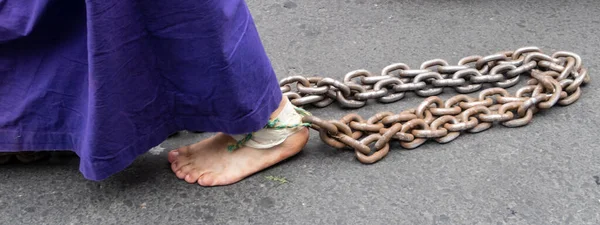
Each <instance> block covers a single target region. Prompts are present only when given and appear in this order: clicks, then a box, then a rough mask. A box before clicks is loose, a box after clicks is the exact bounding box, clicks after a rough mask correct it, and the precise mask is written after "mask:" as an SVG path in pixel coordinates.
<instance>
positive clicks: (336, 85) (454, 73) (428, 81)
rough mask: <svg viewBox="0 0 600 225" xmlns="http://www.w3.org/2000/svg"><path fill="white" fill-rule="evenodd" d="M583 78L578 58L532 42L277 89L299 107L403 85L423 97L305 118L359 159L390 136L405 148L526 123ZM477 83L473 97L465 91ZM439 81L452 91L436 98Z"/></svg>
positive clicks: (383, 96)
mask: <svg viewBox="0 0 600 225" xmlns="http://www.w3.org/2000/svg"><path fill="white" fill-rule="evenodd" d="M524 75H526V76H529V77H530V80H528V81H527V85H526V86H524V87H522V88H520V89H518V91H516V93H515V94H510V93H509V92H508V91H507V90H506V88H509V87H512V86H514V85H516V84H517V83H519V81H520V80H521V79H522V76H524ZM589 81H590V77H589V75H588V72H587V70H586V69H585V68H583V67H582V62H581V57H580V56H579V55H577V54H575V53H572V52H566V51H558V52H555V53H553V54H552V55H546V54H544V53H542V51H541V50H540V49H539V48H537V47H525V48H520V49H517V50H515V51H506V52H501V53H497V54H493V55H488V56H485V57H483V56H478V55H475V56H468V57H465V58H462V59H461V60H459V61H458V64H457V65H450V64H449V63H448V62H446V61H445V60H442V59H434V60H429V61H426V62H423V63H422V64H421V66H420V67H419V69H411V68H410V67H409V66H408V65H406V64H404V63H396V64H392V65H389V66H387V67H385V68H384V69H383V70H382V72H381V75H373V74H372V73H370V72H369V71H366V70H356V71H352V72H350V73H348V74H346V76H345V77H344V80H343V81H338V80H335V79H332V78H325V77H304V76H291V77H287V78H284V79H282V80H281V81H280V88H281V91H282V92H283V95H284V96H286V97H288V98H289V99H290V100H291V102H292V104H294V105H296V106H298V107H301V106H307V105H312V106H316V107H326V106H328V105H330V104H332V103H334V102H338V103H339V104H340V105H341V106H342V107H345V108H360V107H363V106H365V105H366V103H367V101H368V100H370V99H375V100H377V101H379V102H381V103H392V102H396V101H399V100H401V99H402V98H404V96H405V93H406V92H414V93H416V94H417V95H418V96H422V97H427V98H426V99H425V100H424V101H423V102H422V103H421V104H420V105H419V106H417V107H416V108H412V109H407V110H404V111H402V112H400V113H394V112H382V113H377V114H375V115H373V116H372V117H370V118H368V119H366V120H365V119H363V118H362V117H361V116H359V115H358V114H355V113H351V114H348V115H346V116H344V117H343V118H341V119H340V120H324V119H321V118H319V117H316V116H306V117H304V119H303V120H304V122H306V123H311V124H312V125H311V127H312V128H313V129H315V130H317V131H319V134H320V138H321V139H322V140H323V141H324V142H325V143H326V144H328V145H330V146H332V147H334V148H340V149H341V148H351V149H354V151H355V153H356V157H357V158H358V160H359V161H360V162H363V163H374V162H377V161H379V160H380V159H382V158H383V157H385V156H386V155H387V154H388V152H389V150H390V145H389V144H390V142H391V141H393V140H396V141H399V142H400V145H401V146H402V147H404V148H407V149H414V148H416V147H419V146H420V145H422V144H423V143H425V142H426V141H427V140H431V139H433V140H435V141H436V142H438V143H447V142H450V141H452V140H454V139H456V138H457V137H458V136H460V135H461V134H462V133H464V132H470V133H476V132H481V131H484V130H486V129H488V128H490V127H492V125H493V124H494V123H499V124H502V125H504V126H507V127H519V126H524V125H527V124H529V123H530V122H531V120H532V118H533V115H534V114H535V113H537V112H538V111H539V110H543V109H549V108H551V107H553V106H555V105H557V104H558V105H562V106H566V105H570V104H572V103H573V102H575V101H576V100H577V99H579V97H580V96H581V89H580V86H581V85H582V84H587V83H588V82H589ZM484 85H488V86H492V87H490V88H487V89H484V90H482V91H481V92H480V93H479V96H478V97H471V96H469V95H466V94H468V93H473V92H476V91H479V90H481V89H482V88H483V86H484ZM445 88H452V89H454V90H455V91H456V92H458V93H459V94H458V95H456V96H454V97H451V98H449V99H447V100H446V101H444V100H442V99H440V98H439V97H437V96H436V95H439V94H441V93H442V92H443V91H444V89H445Z"/></svg>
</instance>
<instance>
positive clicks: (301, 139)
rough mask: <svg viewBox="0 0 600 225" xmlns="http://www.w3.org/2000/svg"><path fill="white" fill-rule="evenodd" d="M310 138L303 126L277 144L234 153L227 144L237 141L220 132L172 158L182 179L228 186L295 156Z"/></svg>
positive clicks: (172, 163) (175, 171)
mask: <svg viewBox="0 0 600 225" xmlns="http://www.w3.org/2000/svg"><path fill="white" fill-rule="evenodd" d="M287 101H289V100H288V99H287V98H282V101H281V103H280V105H279V108H278V109H277V110H276V111H275V112H273V113H272V114H271V119H273V118H276V117H277V116H278V115H279V112H281V110H282V109H283V107H284V106H285V104H286V103H287ZM307 141H308V129H306V128H302V130H301V131H299V132H297V133H295V134H293V135H291V136H290V137H288V138H287V139H286V140H285V141H284V142H283V143H281V144H279V145H277V146H275V147H272V148H268V149H256V148H251V147H247V146H244V147H242V148H240V149H237V150H235V151H233V152H230V151H228V150H227V146H228V145H229V144H232V143H235V142H236V140H234V139H233V138H232V137H231V136H229V135H227V134H223V133H218V134H217V135H215V136H213V137H211V138H208V139H206V140H203V141H201V142H198V143H196V144H193V145H190V146H186V147H183V148H180V149H176V150H173V151H171V152H169V161H170V162H171V169H172V170H173V172H174V173H175V174H176V175H177V177H178V178H179V179H185V181H187V182H189V183H198V184H200V185H202V186H217V185H228V184H233V183H236V182H238V181H240V180H242V179H244V178H245V177H247V176H250V175H252V174H254V173H256V172H259V171H261V170H264V169H266V168H268V167H270V166H273V165H275V164H277V163H279V162H281V161H283V160H285V159H287V158H289V157H291V156H294V155H295V154H297V153H298V152H300V151H301V149H302V148H303V147H304V145H306V142H307Z"/></svg>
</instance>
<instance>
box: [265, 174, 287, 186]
mask: <svg viewBox="0 0 600 225" xmlns="http://www.w3.org/2000/svg"><path fill="white" fill-rule="evenodd" d="M265 178H267V180H272V181H277V182H279V183H280V184H285V183H287V182H288V181H287V179H285V177H276V176H270V175H269V176H266V177H265Z"/></svg>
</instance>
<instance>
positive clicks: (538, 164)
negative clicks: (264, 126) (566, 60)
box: [0, 0, 600, 225]
mask: <svg viewBox="0 0 600 225" xmlns="http://www.w3.org/2000/svg"><path fill="white" fill-rule="evenodd" d="M248 4H249V6H250V9H251V11H252V13H253V15H254V18H255V21H256V23H257V26H258V29H259V31H260V33H261V37H262V39H263V41H264V45H265V47H266V49H267V52H268V54H269V56H270V57H271V60H272V62H273V65H274V67H275V70H276V72H277V74H278V77H279V78H280V79H281V78H284V77H286V76H289V75H295V74H306V75H320V76H326V77H332V78H335V79H342V78H343V76H344V75H345V74H346V73H347V72H349V71H352V70H356V69H367V70H370V71H373V72H374V73H379V71H380V70H381V69H382V68H383V67H385V66H387V65H389V64H391V63H397V62H403V63H406V64H408V65H410V66H411V67H418V66H419V65H420V64H421V62H423V61H426V60H430V59H435V58H441V59H445V60H447V61H448V62H450V63H456V62H457V61H458V60H459V59H460V58H462V57H464V56H468V55H487V54H492V53H496V52H498V51H504V50H515V49H517V48H520V47H524V46H537V47H539V48H541V49H542V50H543V51H544V52H545V53H552V52H554V51H558V50H565V51H572V52H575V53H577V54H580V55H581V57H582V59H583V62H584V66H585V67H587V68H588V69H589V71H590V74H591V77H592V81H591V83H590V84H589V85H587V86H585V87H584V88H583V93H582V97H581V99H579V101H577V102H576V103H574V104H572V105H570V106H567V107H555V108H552V109H551V110H548V111H544V112H543V113H540V114H536V115H535V117H534V120H533V122H532V123H531V124H529V125H528V126H525V127H521V128H505V127H502V126H494V127H493V128H492V129H490V130H488V131H485V132H482V133H477V134H468V135H463V136H461V137H459V138H458V139H457V140H455V141H453V142H450V143H447V144H437V143H428V144H425V145H423V146H421V147H419V148H417V149H415V150H404V149H401V148H399V147H398V146H396V147H394V148H393V149H392V150H391V152H390V153H389V155H388V156H387V157H386V158H384V159H383V160H382V161H380V162H378V163H375V164H372V165H364V164H361V163H359V162H358V161H357V160H356V158H355V157H354V154H353V152H351V151H347V150H336V149H333V148H331V147H329V146H327V145H325V144H323V143H322V141H321V140H320V139H319V137H318V135H317V133H316V132H314V131H311V140H310V142H309V144H308V145H307V146H306V147H305V148H304V150H303V151H302V153H300V154H299V155H297V156H295V157H293V158H291V159H289V160H287V161H285V162H283V163H281V164H278V165H276V166H274V167H272V168H270V169H267V170H265V171H262V172H260V173H258V174H255V175H254V176H251V177H249V178H247V179H245V180H243V181H241V182H239V183H237V184H234V185H230V186H224V187H213V188H204V187H200V186H198V185H191V184H187V183H185V182H184V181H181V180H178V179H177V178H176V177H175V176H174V175H173V174H172V172H171V170H170V167H169V165H168V163H167V161H166V154H167V151H168V150H170V149H173V148H176V147H179V146H182V145H187V144H191V143H194V142H196V141H198V140H201V139H203V138H206V137H207V136H208V135H210V134H196V133H189V132H182V133H180V134H179V135H176V136H174V137H172V138H170V139H169V140H166V141H165V142H164V143H163V144H161V145H160V146H157V147H156V148H153V149H152V150H150V151H149V152H148V153H147V154H145V155H143V156H142V157H140V158H139V159H138V160H136V161H135V162H134V163H133V164H132V165H131V166H130V167H129V168H127V169H126V170H125V171H123V172H121V173H119V174H117V175H114V176H113V177H111V178H109V179H107V180H105V181H102V182H93V181H88V180H85V179H84V178H83V177H82V176H81V174H80V173H79V171H78V159H77V158H73V157H68V156H64V155H57V156H55V157H53V158H52V159H51V160H50V161H49V162H44V163H38V164H34V165H9V166H3V167H0V180H1V181H0V224H10V225H15V224H600V178H599V176H600V163H599V160H600V144H598V132H599V131H600V128H599V127H600V122H599V121H600V114H599V113H598V112H599V111H600V107H598V101H600V91H599V90H598V89H597V87H598V82H599V81H598V77H597V76H596V74H597V71H598V67H599V66H600V63H599V58H600V55H599V54H598V52H599V51H600V17H599V16H598V15H600V2H598V1H594V0H584V1H542V0H528V1H516V0H514V1H457V0H452V1H433V0H426V1H400V0H385V1H384V0H373V1H367V0H330V1H318V0H305V1H298V0H294V1H285V0H284V1H275V0H261V1H259V0H248ZM421 100H422V98H419V97H411V98H406V99H403V100H402V101H400V102H397V103H393V104H388V105H381V104H369V105H368V106H366V107H364V108H361V109H357V110H352V111H349V110H344V109H341V108H340V107H337V106H336V105H333V106H331V107H328V108H325V109H312V110H311V112H312V113H313V114H315V115H318V116H320V117H323V118H327V119H339V118H341V117H342V116H343V115H345V114H347V113H349V112H356V113H359V114H360V115H362V116H364V117H369V116H371V115H373V114H375V113H376V112H380V111H401V110H403V109H406V108H412V107H415V106H416V105H417V104H418V103H419V102H420V101H421Z"/></svg>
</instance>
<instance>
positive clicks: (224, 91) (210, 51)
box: [0, 0, 282, 180]
mask: <svg viewBox="0 0 600 225" xmlns="http://www.w3.org/2000/svg"><path fill="white" fill-rule="evenodd" d="M281 97H282V96H281V91H280V89H279V85H278V80H277V77H276V76H275V74H274V71H273V69H272V67H271V64H270V62H269V59H268V57H267V55H266V53H265V50H264V49H263V46H262V43H261V41H260V38H259V35H258V32H257V30H256V27H255V24H254V22H253V20H252V17H251V15H250V12H249V10H248V8H247V6H246V4H245V2H244V1H243V0H201V1H189V0H138V1H132V0H102V1H90V0H88V1H83V0H71V1H67V0H63V1H53V0H28V1H23V0H3V1H0V152H15V151H42V150H43V151H48V150H72V151H74V152H76V153H77V154H78V155H79V157H80V159H81V163H80V171H81V172H82V173H83V175H84V176H85V178H87V179H91V180H102V179H105V178H107V177H109V176H111V175H113V174H114V173H116V172H119V171H121V170H123V169H125V168H126V167H127V166H129V165H130V164H131V163H132V162H133V160H134V159H135V158H136V157H137V156H139V155H141V154H144V153H145V152H147V151H148V150H149V149H150V148H152V147H153V146H156V145H158V144H160V143H161V142H163V141H164V140H165V139H166V138H167V137H168V136H169V134H172V133H174V132H176V131H179V130H201V131H206V132H225V133H230V134H240V133H246V132H251V131H256V130H259V129H261V128H262V127H263V126H264V125H265V124H266V123H267V121H268V118H269V116H270V114H271V112H273V111H275V109H276V108H277V107H278V105H279V102H280V101H281Z"/></svg>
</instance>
